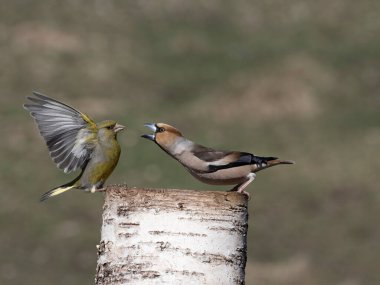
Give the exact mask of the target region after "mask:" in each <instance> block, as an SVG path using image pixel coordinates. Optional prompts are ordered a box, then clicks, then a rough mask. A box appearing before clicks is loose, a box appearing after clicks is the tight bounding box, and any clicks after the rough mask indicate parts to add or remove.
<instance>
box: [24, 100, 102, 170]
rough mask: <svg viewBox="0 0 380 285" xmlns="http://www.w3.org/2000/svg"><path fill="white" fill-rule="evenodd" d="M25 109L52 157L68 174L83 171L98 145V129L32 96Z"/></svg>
mask: <svg viewBox="0 0 380 285" xmlns="http://www.w3.org/2000/svg"><path fill="white" fill-rule="evenodd" d="M33 94H34V96H35V97H27V98H28V99H29V100H30V101H31V102H30V103H28V104H25V105H24V108H25V109H26V110H28V111H29V112H30V114H31V116H32V117H33V118H34V119H35V121H36V123H37V125H38V129H39V130H40V133H41V135H42V137H43V138H44V139H45V142H46V144H47V147H48V149H49V152H50V156H51V158H52V159H53V161H54V162H55V163H56V164H57V166H58V168H60V169H63V170H64V172H65V173H68V172H71V171H75V170H77V169H78V168H81V169H83V168H84V167H85V166H86V164H87V162H88V160H89V158H90V156H91V153H92V151H93V149H94V148H95V144H96V137H97V130H98V129H97V127H96V124H95V122H94V121H92V120H91V119H90V118H89V117H88V116H87V115H85V114H83V113H81V112H79V111H77V110H75V109H74V108H72V107H70V106H68V105H66V104H64V103H61V102H59V101H57V100H54V99H52V98H49V97H47V96H44V95H42V94H39V93H37V92H33Z"/></svg>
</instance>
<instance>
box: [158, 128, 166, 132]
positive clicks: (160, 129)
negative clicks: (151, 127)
mask: <svg viewBox="0 0 380 285" xmlns="http://www.w3.org/2000/svg"><path fill="white" fill-rule="evenodd" d="M157 131H158V132H159V133H162V132H165V129H164V128H158V130H157Z"/></svg>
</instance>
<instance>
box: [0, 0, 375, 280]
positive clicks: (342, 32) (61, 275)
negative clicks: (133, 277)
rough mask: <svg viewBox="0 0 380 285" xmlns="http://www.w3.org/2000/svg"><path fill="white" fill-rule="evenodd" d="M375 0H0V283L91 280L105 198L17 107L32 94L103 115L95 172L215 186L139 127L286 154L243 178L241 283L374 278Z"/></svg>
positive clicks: (117, 178) (130, 179)
mask: <svg viewBox="0 0 380 285" xmlns="http://www.w3.org/2000/svg"><path fill="white" fill-rule="evenodd" d="M379 6H380V2H379V1H370V0H363V1H352V0H347V1H340V0H339V1H326V0H321V1H309V0H308V1H301V0H289V1H278V0H273V1H243V0H236V1H215V0H209V1H184V0H178V1H174V0H172V1H169V0H168V1H104V0H97V1H42V0H34V1H21V0H15V1H1V2H0V66H1V72H0V112H1V120H0V126H1V131H2V134H3V135H2V138H1V140H0V151H1V152H0V167H1V171H0V181H1V186H0V188H1V198H0V229H1V231H0V252H1V254H0V284H10V285H13V284H25V282H27V283H28V284H39V285H45V284H74V285H75V284H80V285H82V284H93V278H94V273H95V265H96V249H95V245H96V244H97V243H98V242H99V239H100V224H101V212H102V204H103V195H102V194H97V195H87V194H83V193H80V192H79V191H77V192H76V191H71V193H70V192H68V193H66V194H64V195H62V196H60V197H59V198H56V199H51V200H49V201H48V202H47V203H43V204H41V203H39V202H38V199H39V196H40V194H42V193H43V192H45V191H47V190H49V189H50V188H52V187H54V186H58V185H61V184H63V183H65V182H67V181H69V180H70V179H71V178H73V177H74V176H75V174H72V175H68V176H67V175H64V174H63V173H62V172H61V171H59V170H58V169H57V168H56V167H55V165H54V164H53V162H52V161H51V160H50V158H49V156H48V152H47V148H46V146H45V145H44V142H43V140H42V138H41V137H40V136H39V134H38V132H37V129H36V127H35V124H34V122H33V121H32V119H31V118H30V117H29V115H28V114H27V112H26V111H25V110H23V109H22V107H21V106H22V104H23V103H24V102H25V96H27V95H30V94H31V91H32V90H36V91H40V92H42V93H45V94H47V95H49V96H52V97H54V98H57V99H59V100H62V101H64V102H66V103H68V104H70V105H72V106H74V107H76V108H78V109H79V110H81V111H83V112H85V113H88V114H90V115H91V116H92V117H93V118H94V119H96V120H97V121H100V120H102V119H116V120H118V121H119V122H121V123H122V124H126V125H127V126H128V127H129V129H128V130H127V131H126V132H124V133H122V134H121V135H120V136H119V140H120V143H121V145H122V150H123V152H122V157H121V160H120V163H119V166H118V168H117V169H116V170H115V172H114V174H113V175H112V177H111V178H110V179H109V181H108V184H113V183H127V184H128V185H129V186H140V187H144V186H149V187H170V188H188V189H199V190H215V189H220V190H221V191H222V190H227V189H228V187H214V186H208V185H204V184H201V183H200V182H198V181H196V180H194V179H193V178H192V177H191V176H190V175H189V174H188V173H187V172H186V171H185V169H183V168H181V167H179V165H178V164H177V163H176V162H175V161H174V160H172V159H171V158H170V157H169V156H167V155H166V154H165V153H164V152H162V151H161V150H160V149H159V148H158V147H157V146H155V145H153V144H151V143H149V142H148V141H145V140H143V139H141V138H140V137H139V135H140V134H142V133H144V132H146V129H145V128H144V127H143V124H144V123H146V122H167V123H170V124H173V125H174V126H176V127H178V128H179V129H181V130H182V131H183V133H184V134H185V135H186V136H187V137H188V138H190V139H193V140H195V141H197V142H199V143H202V144H204V145H207V146H213V147H215V148H221V149H236V150H242V151H248V152H254V153H255V154H259V155H277V156H280V157H281V158H285V159H293V160H295V161H296V162H297V164H296V165H295V166H283V167H277V168H272V169H269V170H267V171H264V172H261V173H259V175H258V178H257V180H256V181H255V182H254V183H253V184H252V185H250V187H249V191H250V192H251V193H252V194H251V195H252V200H251V201H250V209H249V210H250V224H249V237H248V238H249V258H248V263H247V270H246V271H247V284H255V285H262V284H264V285H272V284H273V285H284V284H289V285H290V284H310V285H314V284H315V285H317V284H318V285H319V284H338V285H359V284H366V285H368V284H370V285H371V284H380V274H379V268H380V255H379V253H380V246H379V244H380V243H379V241H380V229H379V224H378V223H379V220H378V219H379V216H380V207H379V200H380V194H379V187H378V186H376V185H378V175H379V174H378V172H379V169H380V160H379V154H380V150H379V145H380V127H379V122H380V112H379V108H380V96H379V94H380V93H379V91H380V37H379V34H380V21H379V19H380V18H379V12H380V9H379V8H380V7H379Z"/></svg>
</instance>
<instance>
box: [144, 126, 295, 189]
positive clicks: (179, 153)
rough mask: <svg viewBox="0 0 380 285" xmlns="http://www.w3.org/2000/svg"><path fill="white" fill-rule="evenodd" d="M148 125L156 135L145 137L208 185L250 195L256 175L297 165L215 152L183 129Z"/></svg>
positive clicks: (271, 159)
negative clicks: (225, 187) (186, 134)
mask: <svg viewBox="0 0 380 285" xmlns="http://www.w3.org/2000/svg"><path fill="white" fill-rule="evenodd" d="M145 126H146V127H148V128H150V129H151V130H152V131H153V132H154V134H149V135H147V134H145V135H142V137H143V138H146V139H148V140H151V141H154V142H155V143H156V144H157V145H158V146H159V147H160V148H162V149H163V150H164V151H165V152H166V153H167V154H169V155H170V156H171V157H173V158H174V159H176V160H177V161H178V162H179V163H181V164H182V165H183V166H184V167H185V168H186V169H187V170H188V171H189V172H190V174H191V175H193V176H194V177H195V178H197V179H198V180H200V181H202V182H204V183H207V184H214V185H236V186H235V187H234V188H232V189H231V190H230V191H237V192H239V193H243V194H246V195H248V196H249V193H248V192H246V191H245V190H244V189H245V188H246V187H247V186H248V185H249V184H250V183H251V182H252V181H253V180H254V179H255V177H256V172H258V171H261V170H263V169H266V168H269V167H272V166H275V165H279V164H294V163H295V162H294V161H290V160H280V159H278V158H277V157H263V156H256V155H253V154H251V153H248V152H240V151H223V150H214V149H212V148H209V147H205V146H202V145H199V144H196V143H194V142H192V141H190V140H188V139H186V138H185V137H183V136H182V133H181V132H180V131H179V130H177V129H176V128H174V127H173V126H170V125H168V124H164V123H156V124H152V123H150V124H145Z"/></svg>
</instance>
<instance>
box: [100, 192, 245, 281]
mask: <svg viewBox="0 0 380 285" xmlns="http://www.w3.org/2000/svg"><path fill="white" fill-rule="evenodd" d="M247 229H248V212H247V198H246V197H245V196H244V195H242V194H239V193H235V192H200V191H192V190H175V189H138V188H127V187H126V186H111V187H108V189H107V191H106V199H105V204H104V209H103V225H102V232H101V241H100V245H98V262H97V272H96V278H95V283H96V284H97V285H110V284H112V285H120V284H138V285H145V284H176V285H177V284H186V285H190V284H211V285H224V284H226V285H227V284H228V285H230V284H244V275H245V264H246V260H247V253H246V250H247Z"/></svg>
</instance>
